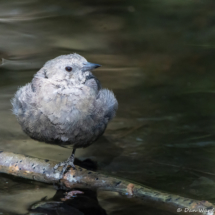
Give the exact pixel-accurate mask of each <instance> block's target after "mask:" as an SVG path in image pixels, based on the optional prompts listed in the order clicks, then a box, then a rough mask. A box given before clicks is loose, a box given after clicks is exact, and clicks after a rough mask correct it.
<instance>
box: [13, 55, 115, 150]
mask: <svg viewBox="0 0 215 215" xmlns="http://www.w3.org/2000/svg"><path fill="white" fill-rule="evenodd" d="M98 66H100V65H98V64H91V63H88V62H87V60H86V59H85V58H84V57H82V56H80V55H78V54H69V55H62V56H59V57H57V58H55V59H53V60H50V61H48V62H47V63H45V65H44V66H43V67H42V68H41V69H40V70H39V71H38V72H37V73H36V74H35V76H34V78H33V80H32V82H31V83H28V84H27V85H25V86H24V87H21V88H20V89H19V90H18V91H17V92H16V94H15V96H14V98H13V99H12V105H13V113H14V114H15V115H16V117H17V119H18V122H19V124H20V125H21V127H22V129H23V131H24V132H25V133H26V134H28V135H29V136H30V137H31V138H33V139H35V140H38V141H43V142H47V143H52V144H59V145H68V146H73V147H74V148H79V147H86V146H88V145H90V144H92V143H93V142H94V141H95V140H96V139H97V138H98V137H99V136H101V135H102V134H103V132H104V131H105V128H106V126H107V124H108V122H109V121H110V120H111V119H112V118H113V117H114V116H115V113H116V110H117V107H118V103H117V100H116V98H115V96H114V94H113V92H111V91H109V90H107V89H102V87H101V85H100V82H99V81H98V79H96V77H95V76H94V75H93V74H92V73H91V70H92V69H94V68H96V67H98ZM71 68H72V71H67V70H70V69H71Z"/></svg>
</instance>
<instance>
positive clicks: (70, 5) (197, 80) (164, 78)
mask: <svg viewBox="0 0 215 215" xmlns="http://www.w3.org/2000/svg"><path fill="white" fill-rule="evenodd" d="M0 5H1V6H0V29H1V34H0V58H1V59H2V60H1V67H0V122H1V123H0V148H1V150H6V151H12V152H15V153H22V154H28V155H31V156H35V157H40V158H46V159H52V160H57V161H62V160H64V159H66V158H67V157H68V156H69V154H70V153H71V152H70V150H68V149H65V148H61V147H58V146H52V145H46V144H43V143H38V142H36V141H34V140H31V139H30V138H29V137H27V136H26V135H25V134H24V133H23V132H22V131H21V129H20V126H19V125H18V123H17V121H16V119H15V117H14V116H13V115H12V113H11V110H10V109H11V104H10V99H11V98H12V97H13V94H14V93H15V91H16V90H17V88H18V86H22V85H24V84H25V83H27V82H30V81H31V79H32V77H33V74H34V73H36V71H38V69H39V68H40V67H41V66H42V65H43V64H44V63H45V62H46V61H47V60H49V59H52V58H54V57H56V56H58V55H61V54H68V53H74V52H77V53H79V54H81V55H83V56H84V57H86V58H87V59H88V60H89V61H90V62H94V63H99V64H101V65H102V67H101V68H99V69H97V70H96V71H95V72H94V74H95V75H96V76H97V77H98V78H99V80H100V81H101V83H102V85H103V87H107V88H109V89H111V90H113V91H114V93H115V94H116V97H117V99H118V101H119V110H118V112H117V117H116V118H115V119H114V120H113V121H112V122H111V123H110V124H109V126H108V129H107V131H106V133H105V137H106V139H105V138H102V139H101V140H100V141H99V142H97V143H95V144H94V145H92V146H90V147H89V148H86V149H79V150H77V157H79V158H80V159H84V158H92V159H94V160H97V161H98V164H99V169H100V170H101V171H103V172H105V173H106V174H112V175H116V176H120V177H123V178H125V179H131V180H133V181H136V182H139V183H143V184H145V185H147V186H150V187H153V188H156V189H159V190H162V191H165V192H170V193H175V194H178V195H181V196H185V197H190V198H194V199H206V200H209V201H210V202H214V200H215V196H214V190H215V170H214V165H215V156H214V154H215V133H214V128H215V115H214V113H215V99H214V96H215V85H214V80H215V72H214V71H215V64H214V56H215V51H214V42H215V40H214V38H215V31H214V20H215V15H214V11H213V8H214V6H215V4H214V2H213V1H210V0H206V1H191V0H188V1H186V2H182V1H178V0H176V1H168V0H164V1H156V0H146V1H131V0H127V1H120V0H118V1H117V0H115V1H103V2H102V3H101V2H99V1H96V0H91V1H90V2H88V1H72V2H68V1H61V2H59V1H54V0H51V1H48V2H45V1H39V0H28V1H25V0H23V1H19V2H17V1H15V0H11V1H6V0H1V1H0ZM0 189H1V191H2V192H1V194H0V212H1V213H3V214H12V213H16V214H24V213H27V211H28V208H29V206H30V205H32V204H33V203H35V202H38V201H40V199H41V198H43V197H45V196H47V198H51V197H52V196H54V194H55V192H56V191H55V190H54V188H53V186H52V185H44V184H40V183H35V182H30V181H26V180H20V179H15V178H12V177H8V176H6V175H2V176H1V178H0ZM97 197H98V200H99V203H100V205H101V206H102V207H103V209H105V210H106V212H107V213H108V214H111V215H114V214H120V215H127V214H131V213H133V214H143V211H144V214H155V213H159V214H162V213H164V214H167V212H162V211H157V210H155V209H153V208H150V207H147V206H144V205H142V204H141V202H139V201H137V200H132V199H127V198H124V197H120V196H119V195H117V194H116V193H112V192H99V193H98V195H97Z"/></svg>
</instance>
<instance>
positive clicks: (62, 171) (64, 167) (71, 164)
mask: <svg viewBox="0 0 215 215" xmlns="http://www.w3.org/2000/svg"><path fill="white" fill-rule="evenodd" d="M61 166H62V167H63V168H62V170H61V176H63V174H64V173H65V171H66V169H67V167H68V166H71V167H72V168H73V170H76V167H75V165H74V163H73V162H71V161H64V162H60V163H58V164H56V165H55V166H54V172H56V170H57V169H58V168H59V167H61Z"/></svg>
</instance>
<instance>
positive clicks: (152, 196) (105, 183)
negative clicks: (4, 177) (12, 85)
mask: <svg viewBox="0 0 215 215" xmlns="http://www.w3.org/2000/svg"><path fill="white" fill-rule="evenodd" d="M56 163H57V162H55V161H49V160H44V159H39V158H34V157H30V156H26V155H21V154H15V153H11V152H3V151H0V172H1V173H6V174H10V175H14V176H18V177H23V178H26V179H31V180H35V181H40V182H44V183H58V184H60V185H63V186H65V187H66V188H68V189H72V188H90V189H99V190H106V191H114V192H118V193H120V194H122V195H128V196H130V197H132V198H134V197H136V198H139V199H142V200H143V203H144V204H147V205H151V206H153V207H156V208H159V209H162V210H166V211H170V212H173V213H177V214H178V212H180V214H187V213H189V214H204V215H214V212H213V208H215V207H214V205H213V204H211V203H210V202H208V201H197V200H193V199H189V198H184V197H181V196H177V195H174V194H167V193H163V192H160V191H158V190H154V189H152V188H148V187H146V186H144V185H140V184H137V183H134V182H131V181H127V180H124V179H119V178H116V177H112V176H108V175H104V174H101V173H98V172H93V171H89V170H86V169H84V168H82V167H79V166H76V170H74V169H72V168H70V169H69V170H68V171H67V172H66V173H65V174H64V176H63V178H62V179H61V178H60V173H59V172H56V173H55V172H54V169H53V167H54V166H55V164H56ZM178 208H179V209H178ZM188 211H189V212H188ZM191 211H192V212H191Z"/></svg>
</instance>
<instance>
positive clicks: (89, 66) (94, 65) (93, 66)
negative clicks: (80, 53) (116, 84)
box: [82, 62, 101, 72]
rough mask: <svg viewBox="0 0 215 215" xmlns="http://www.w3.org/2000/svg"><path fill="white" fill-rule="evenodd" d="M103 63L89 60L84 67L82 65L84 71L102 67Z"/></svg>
mask: <svg viewBox="0 0 215 215" xmlns="http://www.w3.org/2000/svg"><path fill="white" fill-rule="evenodd" d="M100 66H101V65H99V64H96V63H90V62H87V63H84V65H83V67H82V71H83V72H86V71H91V70H93V69H96V68H98V67H100Z"/></svg>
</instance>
